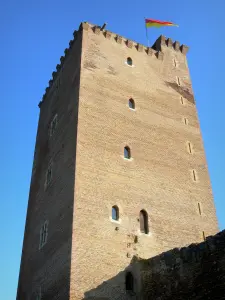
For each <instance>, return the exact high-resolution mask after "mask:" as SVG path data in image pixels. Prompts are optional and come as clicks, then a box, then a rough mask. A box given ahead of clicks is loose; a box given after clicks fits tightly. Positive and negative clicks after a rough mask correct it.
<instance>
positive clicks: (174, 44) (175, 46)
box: [173, 41, 180, 51]
mask: <svg viewBox="0 0 225 300" xmlns="http://www.w3.org/2000/svg"><path fill="white" fill-rule="evenodd" d="M173 47H174V49H175V50H176V51H179V50H180V42H178V41H175V42H174V43H173Z"/></svg>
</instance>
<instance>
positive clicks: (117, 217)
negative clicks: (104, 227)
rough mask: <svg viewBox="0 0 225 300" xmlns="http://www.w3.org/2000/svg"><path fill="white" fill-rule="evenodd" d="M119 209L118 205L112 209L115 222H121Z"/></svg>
mask: <svg viewBox="0 0 225 300" xmlns="http://www.w3.org/2000/svg"><path fill="white" fill-rule="evenodd" d="M119 217H120V215H119V207H118V206H117V205H114V206H113V207H112V219H113V220H115V221H118V220H119Z"/></svg>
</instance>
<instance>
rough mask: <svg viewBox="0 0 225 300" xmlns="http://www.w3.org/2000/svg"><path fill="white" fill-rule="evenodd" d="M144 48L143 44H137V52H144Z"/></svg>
mask: <svg viewBox="0 0 225 300" xmlns="http://www.w3.org/2000/svg"><path fill="white" fill-rule="evenodd" d="M143 49H144V46H143V45H142V44H139V43H138V44H137V51H139V52H143Z"/></svg>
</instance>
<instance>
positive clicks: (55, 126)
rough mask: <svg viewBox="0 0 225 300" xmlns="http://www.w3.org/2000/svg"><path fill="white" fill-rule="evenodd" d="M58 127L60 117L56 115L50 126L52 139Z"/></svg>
mask: <svg viewBox="0 0 225 300" xmlns="http://www.w3.org/2000/svg"><path fill="white" fill-rule="evenodd" d="M57 125H58V115H57V114H56V115H55V116H54V118H53V119H52V121H51V124H50V133H49V134H50V137H51V136H53V134H54V133H55V131H56V128H57Z"/></svg>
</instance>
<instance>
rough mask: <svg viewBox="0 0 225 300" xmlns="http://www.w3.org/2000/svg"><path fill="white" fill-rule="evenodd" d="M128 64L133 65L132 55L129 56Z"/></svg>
mask: <svg viewBox="0 0 225 300" xmlns="http://www.w3.org/2000/svg"><path fill="white" fill-rule="evenodd" d="M127 64H128V66H132V65H133V60H132V58H131V57H128V58H127Z"/></svg>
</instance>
